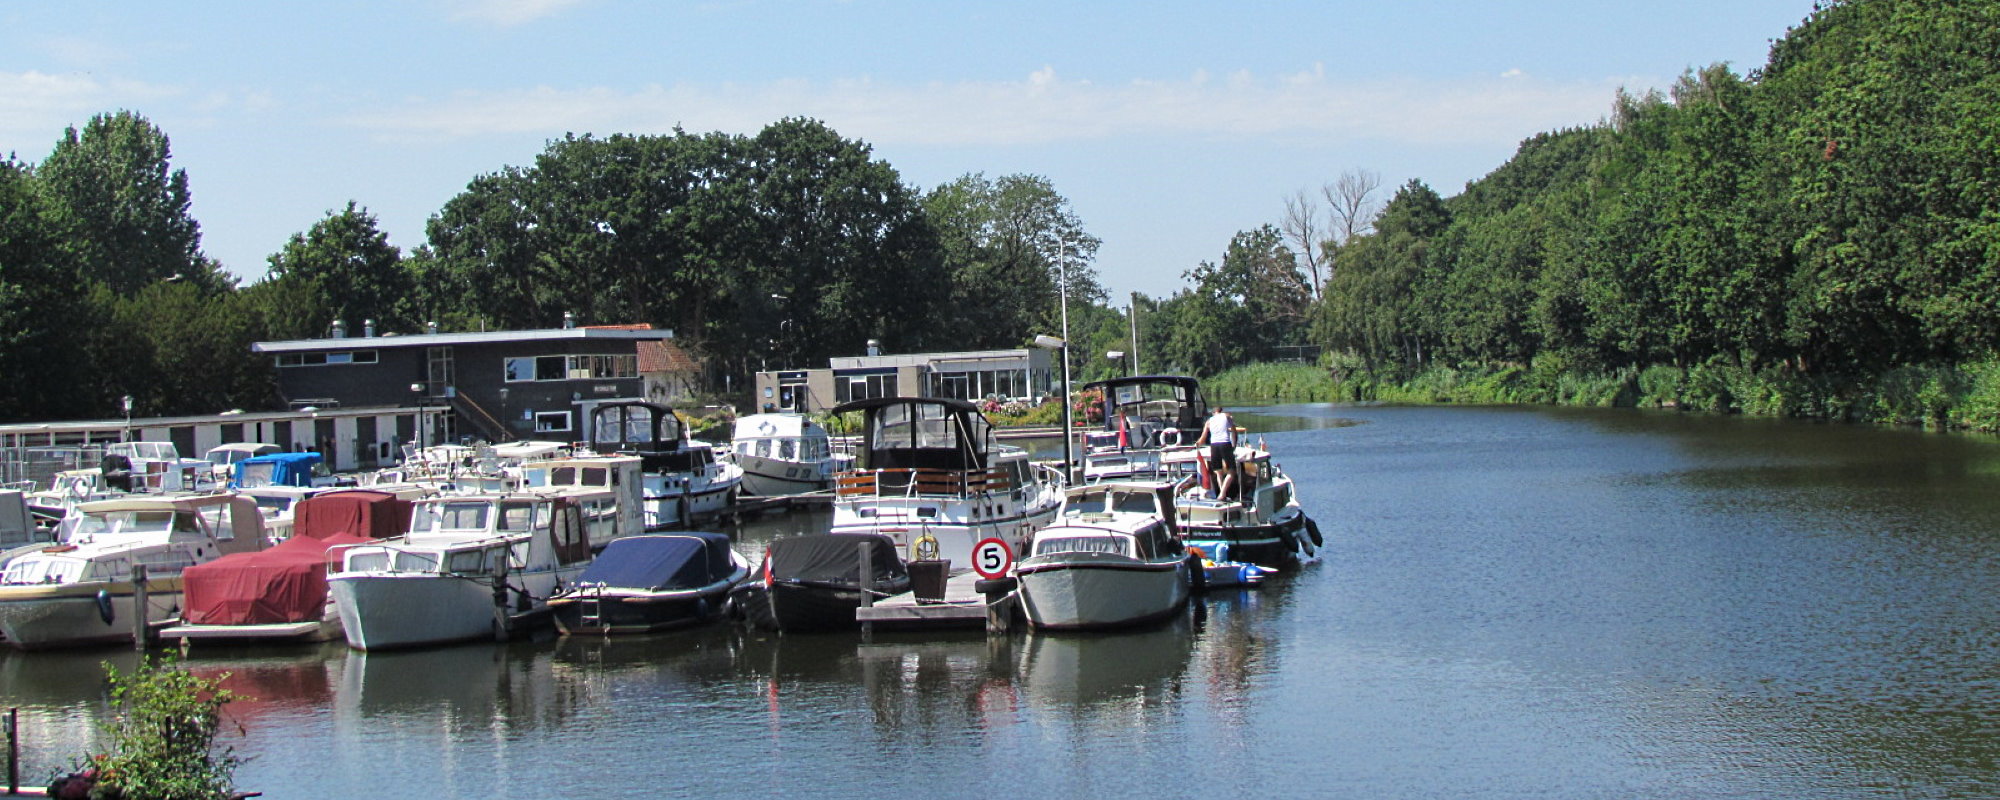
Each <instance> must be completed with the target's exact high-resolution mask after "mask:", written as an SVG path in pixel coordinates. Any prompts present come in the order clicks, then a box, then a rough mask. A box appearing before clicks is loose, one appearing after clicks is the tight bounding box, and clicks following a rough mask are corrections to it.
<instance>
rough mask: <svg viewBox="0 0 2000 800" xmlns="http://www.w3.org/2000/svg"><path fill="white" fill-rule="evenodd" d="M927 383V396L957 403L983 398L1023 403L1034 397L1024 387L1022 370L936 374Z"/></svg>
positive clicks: (1025, 376) (1026, 372)
mask: <svg viewBox="0 0 2000 800" xmlns="http://www.w3.org/2000/svg"><path fill="white" fill-rule="evenodd" d="M931 380H932V384H931V386H932V389H931V394H932V395H933V396H936V397H952V398H957V399H959V400H979V399H983V398H987V397H997V398H1000V399H1002V400H1025V399H1028V398H1031V397H1033V396H1034V390H1033V389H1031V388H1029V386H1028V371H1027V370H1025V369H983V370H966V371H963V372H938V373H934V374H933V375H932V377H931Z"/></svg>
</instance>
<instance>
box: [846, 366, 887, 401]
mask: <svg viewBox="0 0 2000 800" xmlns="http://www.w3.org/2000/svg"><path fill="white" fill-rule="evenodd" d="M897 396H898V394H897V392H896V374H895V373H893V372H890V373H884V374H881V375H836V376H834V378H833V401H834V402H835V403H845V402H848V401H850V400H869V399H872V398H876V397H897Z"/></svg>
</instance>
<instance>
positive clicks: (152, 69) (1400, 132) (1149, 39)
mask: <svg viewBox="0 0 2000 800" xmlns="http://www.w3.org/2000/svg"><path fill="white" fill-rule="evenodd" d="M1811 7H1812V0H1681V1H1679V2H1671V3H1657V2H1656V3H1637V2H1628V1H1627V0H1595V1H1593V2H1578V1H1576V0H1530V1H1519V0H1486V1H1485V2H1476V3H1474V2H1454V3H1446V2H1425V1H1424V0H1407V1H1406V2H1367V3H1361V2H1350V1H1349V0H1322V1H1321V2H1305V1H1303V0H1302V1H1299V2H1284V1H1279V0H1273V1H1271V2H1244V3H1220V2H1179V1H1178V0H1151V1H1150V2H1088V0H1085V1H1084V2H1078V1H1077V0H1069V1H1068V2H1046V1H1045V0H1008V1H1007V2H971V1H968V2H949V1H947V0H783V1H780V0H712V1H709V2H675V1H674V0H657V1H655V2H624V1H622V0H401V1H400V2H347V3H305V2H279V3H272V2H241V1H238V0H204V2H200V3H160V2H145V3H141V2H90V1H89V0H79V1H78V2H65V3H33V2H8V3H0V154H7V153H11V154H13V156H14V157H15V158H17V159H19V160H21V161H26V162H31V163H32V162H39V161H40V160H42V159H43V158H45V157H47V155H48V153H49V151H50V150H51V149H52V148H53V147H54V145H55V142H56V141H57V140H58V139H60V138H61V137H62V135H63V131H64V129H65V128H67V127H70V126H77V127H81V126H82V125H83V124H84V123H86V122H88V120H89V119H90V118H91V117H92V116H93V115H95V114H99V113H105V112H112V111H118V110H131V111H134V112H137V113H139V114H141V115H143V116H145V117H146V118H148V119H150V120H151V121H152V122H153V124H155V125H156V126H158V127H159V128H160V129H161V130H163V131H165V133H166V134H167V136H168V137H169V139H170V140H171V143H172V148H173V157H172V166H173V167H174V168H176V169H184V170H186V171H187V174H188V179H189V184H190V187H191V191H192V194H193V207H192V209H191V213H192V215H193V216H194V218H195V219H196V221H198V222H199V223H200V224H201V228H202V245H203V250H204V252H206V253H207V254H208V255H209V256H210V257H213V258H215V259H216V260H218V261H220V262H221V263H222V264H223V266H224V267H226V268H227V269H229V270H230V271H231V272H233V273H235V274H236V275H238V276H240V277H241V278H242V279H243V280H244V282H246V283H248V282H252V281H255V280H257V279H259V278H260V277H262V276H263V274H264V270H265V266H266V264H267V260H268V258H269V257H270V255H271V254H272V253H275V252H277V251H278V250H279V249H280V248H282V247H283V246H284V244H285V242H286V241H287V240H288V239H289V238H290V237H291V236H292V235H294V234H298V233H303V232H304V231H306V230H308V229H310V228H311V227H312V225H313V224H314V223H316V222H318V221H319V220H321V219H323V218H325V217H326V216H327V215H328V214H329V213H331V212H334V211H337V210H340V209H342V208H344V207H345V206H346V204H347V203H348V202H349V201H354V202H356V203H359V204H360V205H361V206H363V207H365V208H366V209H367V210H368V211H369V212H371V213H373V214H374V215H375V216H376V217H377V219H378V221H379V224H380V227H381V229H382V230H383V231H384V232H385V233H387V234H388V236H389V239H390V242H391V243H392V244H395V245H396V246H398V247H401V248H404V249H405V250H408V249H411V248H414V247H416V246H418V245H421V244H423V243H424V241H425V239H424V224H425V222H426V220H428V219H429V218H430V217H431V216H432V215H433V214H435V213H437V211H438V210H439V209H440V208H442V207H443V205H444V203H445V202H446V201H448V200H450V199H451V198H452V197H454V196H456V195H457V194H459V193H460V192H462V191H463V190H464V189H465V186H466V184H467V183H469V182H470V181H471V180H472V179H473V178H475V177H478V176H480V175H485V174H490V173H494V172H497V171H500V170H502V169H504V168H506V167H508V166H524V165H528V164H530V163H532V162H533V160H534V158H535V156H536V155H537V154H539V153H541V152H542V150H543V149H544V148H545V146H546V145H547V143H548V142H549V141H550V140H552V139H558V138H561V137H562V136H564V135H565V134H568V133H576V134H586V133H588V134H594V135H598V136H605V135H610V134H614V133H630V134H659V133H668V132H671V131H672V130H673V129H674V127H675V126H679V127H681V128H683V129H685V130H687V131H690V132H695V133H700V132H707V131H723V132H727V133H740V134H754V133H755V132H756V131H758V130H759V129H761V128H763V127H764V126H765V125H767V124H769V123H771V122H774V121H777V120H779V119H783V118H786V117H810V118H814V119H818V120H821V121H823V122H825V123H826V124H827V125H828V126H830V127H831V128H833V129H834V130H835V131H838V132H839V133H840V134H841V135H842V136H843V137H845V138H847V139H850V140H858V141H862V142H865V143H867V144H868V145H870V146H871V147H872V148H873V151H874V154H875V156H876V157H877V158H879V159H881V160H883V161H885V162H887V163H888V164H889V165H891V166H892V167H894V168H896V170H897V171H898V172H899V173H900V174H901V176H902V180H903V182H904V183H905V184H908V185H910V186H912V187H915V188H917V189H919V190H929V189H932V188H935V187H937V186H939V185H941V184H944V183H947V182H949V181H952V180H954V179H956V178H958V177H961V176H963V175H967V174H971V173H984V174H985V175H987V176H988V177H989V178H997V177H999V176H1003V175H1011V174H1032V175H1040V176H1043V177H1046V178H1048V179H1049V181H1050V182H1051V183H1052V184H1053V185H1054V187H1055V189H1056V191H1058V192H1060V193H1061V194H1062V195H1063V196H1064V197H1066V198H1068V200H1069V201H1070V204H1071V208H1072V210H1073V211H1074V212H1075V213H1076V215H1077V216H1078V217H1079V218H1080V219H1081V220H1082V222H1083V225H1084V227H1085V228H1086V229H1087V230H1089V231H1090V232H1091V233H1092V234H1093V235H1095V236H1097V237H1098V238H1099V239H1101V240H1102V241H1103V245H1102V247H1101V248H1100V250H1099V251H1098V256H1097V261H1096V265H1095V266H1096V268H1097V270H1098V274H1099V277H1100V280H1101V282H1102V283H1103V285H1104V286H1105V287H1106V288H1107V289H1108V290H1109V291H1110V294H1111V298H1112V299H1111V302H1112V304H1113V305H1117V306H1123V305H1124V304H1125V298H1126V297H1127V295H1128V293H1130V292H1144V293H1146V294H1148V295H1151V296H1154V297H1164V296H1168V295H1170V294H1172V293H1173V292H1175V291H1177V290H1179V289H1181V288H1183V287H1185V286H1186V281H1185V279H1184V278H1183V275H1184V273H1186V272H1187V271H1188V270H1190V269H1193V268H1194V267H1196V266H1197V265H1199V264H1200V263H1202V262H1204V261H1208V262H1219V261H1220V260H1221V259H1222V255H1223V252H1224V251H1225V250H1226V249H1227V247H1228V245H1229V240H1230V238H1231V237H1232V236H1234V235H1235V234H1236V233H1237V232H1239V231H1246V230H1252V229H1255V228H1257V227H1259V226H1261V225H1265V224H1273V225H1276V224H1279V223H1280V222H1282V220H1283V218H1284V214H1285V201H1286V199H1287V198H1288V197H1292V196H1295V195H1297V194H1298V193H1300V192H1306V193H1308V194H1309V195H1311V196H1317V194H1318V193H1319V191H1320V188H1321V187H1322V186H1324V185H1326V184H1328V183H1331V182H1332V181H1334V180H1336V179H1337V178H1338V177H1339V176H1340V175H1341V174H1342V173H1343V172H1346V171H1350V170H1367V171H1372V172H1374V173H1376V174H1378V175H1380V177H1381V180H1382V184H1383V187H1382V189H1381V190H1379V193H1378V195H1377V199H1378V200H1379V199H1386V198H1387V196H1388V195H1389V194H1390V193H1392V192H1393V191H1394V189H1395V187H1397V186H1400V185H1402V184H1404V183H1405V182H1407V181H1409V180H1412V179H1416V180H1422V181H1424V182H1425V183H1427V184H1429V185H1430V186H1431V187H1432V188H1433V189H1436V190H1437V191H1438V192H1439V193H1441V194H1444V195H1446V196H1450V195H1455V194H1458V193H1459V192H1460V191H1462V190H1463V189H1464V186H1465V184H1466V182H1467V181H1469V180H1474V179H1477V178H1479V177H1480V176H1482V175H1484V174H1486V173H1488V172H1490V171H1492V170H1493V169H1495V168H1497V167H1499V166H1500V165H1501V164H1503V163H1505V162H1506V160H1507V159H1508V158H1509V157H1511V155H1512V154H1513V152H1514V150H1515V148H1516V147H1517V146H1518V145H1519V143H1520V142H1521V140H1523V139H1525V138H1527V137H1530V136H1533V135H1534V134H1536V133H1539V132H1543V131H1550V130H1558V129H1562V128H1568V127H1576V126H1584V125H1591V124H1596V123H1598V122H1600V121H1601V120H1603V119H1604V118H1605V116H1606V114H1607V112H1608V111H1609V110H1610V108H1611V103H1612V99H1613V97H1614V96H1615V94H1616V92H1617V91H1618V90H1619V89H1620V88H1621V87H1622V88H1626V89H1628V90H1632V91H1644V90H1647V89H1660V90H1664V89H1665V88H1666V87H1667V86H1669V85H1670V84H1671V83H1672V82H1673V80H1674V79H1675V78H1676V77H1678V76H1679V75H1680V74H1681V73H1682V72H1683V71H1684V70H1686V69H1687V68H1689V67H1699V66H1704V65H1707V64H1711V63H1715V62H1728V63H1729V64H1731V65H1732V66H1733V67H1734V68H1735V69H1736V70H1737V71H1738V72H1741V73H1747V72H1749V71H1751V70H1754V69H1756V68H1758V67H1759V66H1762V65H1763V63H1764V61H1765V58H1766V56H1767V55H1768V53H1769V49H1770V43H1771V41H1772V40H1774V39H1776V38H1779V37H1781V36H1783V35H1784V34H1785V31H1786V30H1787V29H1788V28H1790V27H1791V26H1794V25H1797V24H1798V23H1799V22H1800V21H1802V20H1803V19H1804V18H1805V17H1806V15H1808V14H1809V13H1810V12H1811V10H1812V8H1811ZM592 322H614V321H612V320H602V321H597V320H593V321H592Z"/></svg>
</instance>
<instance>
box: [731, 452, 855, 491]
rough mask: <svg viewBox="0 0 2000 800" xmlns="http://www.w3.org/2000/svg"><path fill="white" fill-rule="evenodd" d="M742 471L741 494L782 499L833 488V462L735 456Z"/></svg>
mask: <svg viewBox="0 0 2000 800" xmlns="http://www.w3.org/2000/svg"><path fill="white" fill-rule="evenodd" d="M736 465H737V466H739V467H742V468H743V493H744V494H749V495H756V496H758V497H784V496H786V495H794V494H810V493H812V492H824V491H826V490H828V489H830V488H833V462H830V461H826V462H817V463H814V462H805V461H785V460H782V459H776V458H767V457H764V456H747V455H743V454H741V453H738V454H737V455H736Z"/></svg>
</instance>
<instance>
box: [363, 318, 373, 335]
mask: <svg viewBox="0 0 2000 800" xmlns="http://www.w3.org/2000/svg"><path fill="white" fill-rule="evenodd" d="M361 336H362V338H364V339H373V338H375V320H372V319H364V320H362V321H361Z"/></svg>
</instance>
